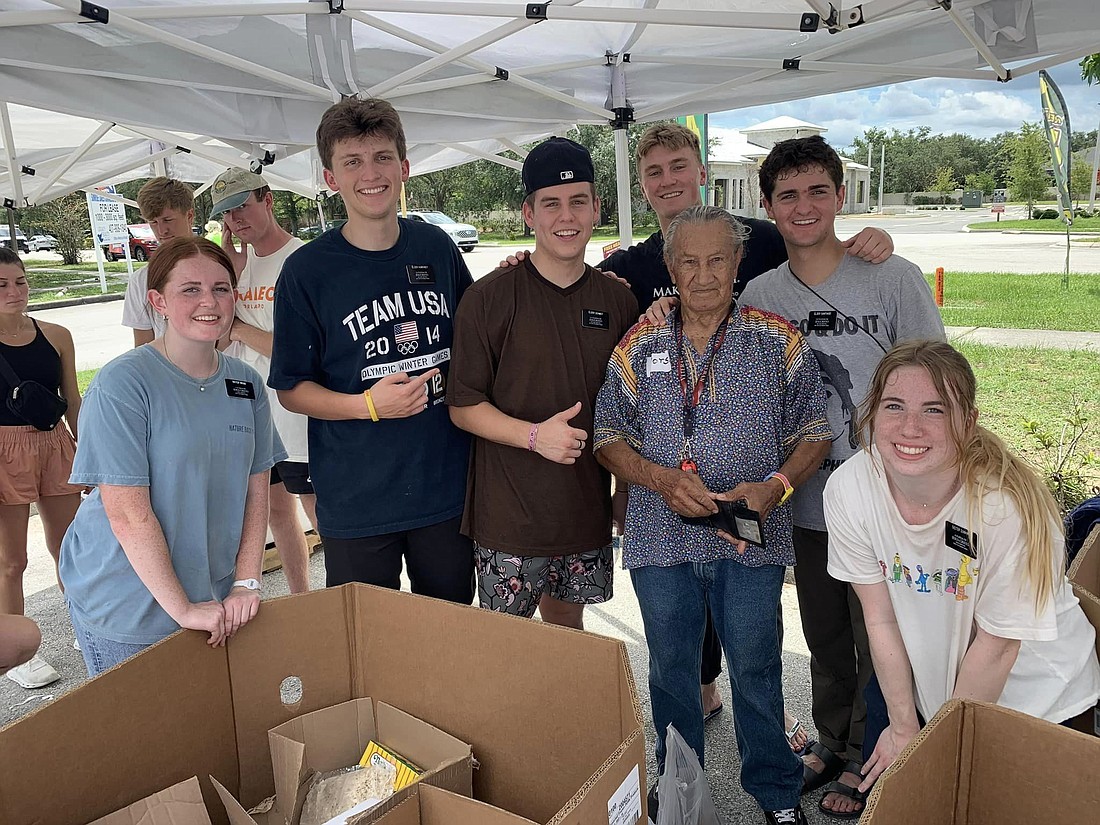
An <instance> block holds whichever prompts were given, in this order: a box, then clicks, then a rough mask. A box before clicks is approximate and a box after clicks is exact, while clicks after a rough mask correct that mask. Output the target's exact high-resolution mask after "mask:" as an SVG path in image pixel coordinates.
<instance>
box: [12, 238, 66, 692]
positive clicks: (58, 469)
mask: <svg viewBox="0 0 1100 825" xmlns="http://www.w3.org/2000/svg"><path fill="white" fill-rule="evenodd" d="M29 297H30V290H29V287H28V285H27V273H26V271H25V270H24V268H23V261H22V260H20V258H19V255H18V254H17V253H15V252H13V251H12V250H11V249H8V248H6V247H4V248H0V354H2V355H3V357H4V359H5V360H6V361H7V362H8V363H9V365H10V366H11V368H12V371H13V372H14V373H15V374H16V375H17V376H18V377H19V379H20V380H21V381H27V380H35V381H38V382H39V383H41V384H43V385H45V386H46V387H48V388H49V389H51V390H55V391H58V392H60V394H61V395H62V396H64V397H65V399H66V400H67V401H68V409H67V410H66V411H65V416H64V421H65V422H66V423H67V424H68V428H66V426H65V424H58V425H57V427H55V428H54V429H53V430H51V431H48V432H45V431H41V430H37V429H35V428H34V427H32V426H31V425H29V424H27V422H26V421H23V420H22V419H20V418H19V417H17V416H16V415H15V414H14V413H13V412H11V410H9V409H8V407H7V405H6V404H3V403H0V614H7V615H9V616H12V615H14V616H21V615H22V614H23V573H24V571H25V570H26V569H27V521H28V519H29V517H30V505H31V503H32V502H37V505H38V514H39V515H40V516H41V518H42V528H43V531H44V532H45V537H46V547H47V548H48V549H49V551H50V555H52V556H53V558H54V563H55V564H56V563H57V558H58V554H59V553H60V550H61V538H62V537H63V536H64V535H65V531H66V530H67V529H68V527H69V524H70V523H71V522H72V520H73V516H74V515H75V514H76V508H77V507H78V506H79V505H80V490H81V488H80V487H77V486H75V485H72V484H69V474H70V472H71V471H72V467H73V455H74V453H75V452H76V440H75V439H76V434H77V416H78V414H79V412H80V392H79V390H78V389H77V385H76V356H75V354H74V351H73V338H72V335H70V334H69V331H68V330H67V329H65V328H64V327H62V326H58V325H57V324H50V323H47V322H45V321H35V320H33V319H32V318H30V317H29V316H28V315H27V301H28V299H29ZM11 391H12V387H11V386H9V382H8V381H6V380H5V379H4V378H3V377H0V392H2V393H3V397H4V398H5V399H6V398H8V397H9V396H10V395H11ZM7 675H8V678H9V679H11V680H12V681H14V682H16V683H18V684H20V685H22V686H23V687H25V688H37V687H44V686H46V685H48V684H51V683H53V682H56V681H57V680H58V679H59V678H60V676H59V675H58V673H57V671H56V670H54V669H53V667H51V666H50V665H49V664H48V663H47V662H45V661H43V660H42V659H41V658H39V657H37V656H35V657H34V658H33V659H31V660H30V661H28V662H26V663H25V664H22V665H19V666H18V667H13V668H12V669H11V670H9V671H8V674H7Z"/></svg>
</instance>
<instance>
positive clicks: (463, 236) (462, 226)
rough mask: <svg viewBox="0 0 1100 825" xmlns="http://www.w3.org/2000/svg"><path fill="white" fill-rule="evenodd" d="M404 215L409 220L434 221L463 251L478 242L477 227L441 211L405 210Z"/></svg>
mask: <svg viewBox="0 0 1100 825" xmlns="http://www.w3.org/2000/svg"><path fill="white" fill-rule="evenodd" d="M405 217H406V218H408V219H409V220H410V221H424V223H434V224H435V225H436V226H438V227H439V228H440V229H442V230H443V231H444V232H446V233H447V234H448V235H450V236H451V240H452V241H454V242H455V245H456V246H457V247H458V248H459V249H461V250H462V251H463V252H469V251H470V250H472V249H473V248H474V247H475V246H477V243H478V240H479V238H478V235H477V229H476V228H475V227H473V226H470V224H468V223H459V222H458V221H456V220H455V219H454V218H452V217H449V216H448V215H444V214H443V213H442V212H407V213H406V214H405Z"/></svg>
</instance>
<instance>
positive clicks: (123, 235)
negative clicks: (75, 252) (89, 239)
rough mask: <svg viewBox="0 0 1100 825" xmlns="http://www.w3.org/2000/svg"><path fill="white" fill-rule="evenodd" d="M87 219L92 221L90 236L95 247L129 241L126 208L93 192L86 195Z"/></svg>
mask: <svg viewBox="0 0 1100 825" xmlns="http://www.w3.org/2000/svg"><path fill="white" fill-rule="evenodd" d="M88 217H89V218H91V221H92V234H93V235H95V242H96V245H97V246H102V245H103V244H110V243H121V244H124V243H127V242H128V241H129V239H130V235H129V229H128V228H127V226H126V207H125V206H123V204H122V203H120V202H119V201H116V200H111V199H110V198H106V197H104V196H103V195H97V194H96V193H95V192H89V193H88Z"/></svg>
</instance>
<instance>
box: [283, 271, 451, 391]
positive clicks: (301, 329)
mask: <svg viewBox="0 0 1100 825" xmlns="http://www.w3.org/2000/svg"><path fill="white" fill-rule="evenodd" d="M468 275H469V272H468V271H467V276H468ZM323 379H324V374H323V370H322V367H321V327H320V324H319V322H318V320H317V317H316V314H315V313H314V311H313V309H312V306H311V302H310V300H309V296H308V295H307V294H306V292H305V290H304V288H303V286H302V282H301V279H300V278H299V277H297V276H296V273H295V271H294V268H293V267H292V265H291V263H290V261H287V263H285V264H284V265H283V271H282V274H281V275H280V276H279V280H278V282H277V283H276V285H275V328H274V331H273V334H272V340H271V372H270V373H269V374H268V378H267V385H268V386H269V387H271V388H272V389H273V390H292V389H294V387H296V386H297V385H298V384H300V383H302V382H303V381H314V382H316V383H318V384H321V385H324V380H323Z"/></svg>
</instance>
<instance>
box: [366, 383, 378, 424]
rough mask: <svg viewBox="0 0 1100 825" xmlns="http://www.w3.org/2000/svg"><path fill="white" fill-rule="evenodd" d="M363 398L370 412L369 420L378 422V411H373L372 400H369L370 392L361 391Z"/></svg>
mask: <svg viewBox="0 0 1100 825" xmlns="http://www.w3.org/2000/svg"><path fill="white" fill-rule="evenodd" d="M363 398H365V399H366V400H367V410H368V412H370V420H371V421H378V410H377V409H375V406H374V399H373V398H371V395H370V390H364V391H363Z"/></svg>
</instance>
